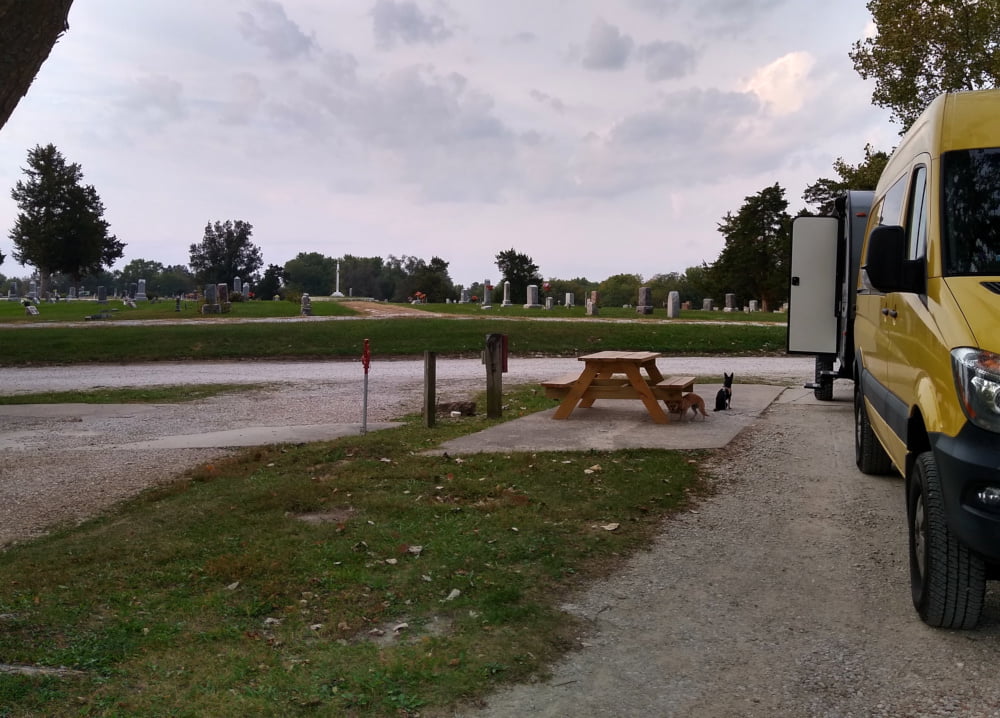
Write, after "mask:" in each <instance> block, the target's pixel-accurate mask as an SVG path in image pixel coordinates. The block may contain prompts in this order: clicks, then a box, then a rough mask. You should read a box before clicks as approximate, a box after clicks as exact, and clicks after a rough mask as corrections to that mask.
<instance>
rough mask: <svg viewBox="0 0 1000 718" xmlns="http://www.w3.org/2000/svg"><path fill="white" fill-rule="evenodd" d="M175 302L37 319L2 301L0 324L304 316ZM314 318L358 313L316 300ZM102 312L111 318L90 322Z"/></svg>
mask: <svg viewBox="0 0 1000 718" xmlns="http://www.w3.org/2000/svg"><path fill="white" fill-rule="evenodd" d="M176 307H177V304H176V302H175V301H174V300H173V299H163V300H160V301H156V302H138V303H137V304H136V307H135V308H134V309H133V308H131V307H127V306H125V305H124V304H123V303H122V302H121V301H120V300H117V299H109V300H108V302H107V303H106V304H98V303H97V302H96V301H94V300H91V299H84V300H79V301H72V302H68V301H62V302H43V303H42V304H40V305H38V312H39V314H38V315H37V316H32V315H28V314H26V313H25V309H24V307H23V306H22V305H21V303H20V302H7V301H0V324H24V323H38V322H41V323H46V322H85V321H93V322H97V323H102V322H103V323H108V322H112V323H118V322H127V321H137V320H153V319H169V320H192V321H195V320H197V321H202V320H207V319H215V320H218V319H224V320H231V319H259V318H264V317H297V316H299V315H300V305H299V302H297V301H295V302H291V301H278V302H274V301H270V302H261V301H254V302H234V303H232V305H231V309H230V311H229V312H227V313H226V314H206V315H203V314H202V313H201V302H200V301H193V300H187V299H185V300H181V309H180V311H177V310H176ZM312 310H313V315H314V316H355V315H356V314H357V312H355V311H354V310H352V309H350V308H349V307H345V306H344V305H343V304H341V303H340V302H334V301H321V300H315V301H313V302H312ZM101 312H106V313H107V314H108V316H107V318H99V319H88V317H92V316H94V315H96V314H100V313H101Z"/></svg>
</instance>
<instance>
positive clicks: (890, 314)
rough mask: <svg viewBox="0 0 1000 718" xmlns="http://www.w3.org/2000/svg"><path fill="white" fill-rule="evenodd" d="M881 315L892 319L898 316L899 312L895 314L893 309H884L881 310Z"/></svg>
mask: <svg viewBox="0 0 1000 718" xmlns="http://www.w3.org/2000/svg"><path fill="white" fill-rule="evenodd" d="M882 314H883V316H886V317H892V318H893V319H895V318H896V317H898V316H899V312H897V311H896V310H895V309H888V308H886V307H883V308H882Z"/></svg>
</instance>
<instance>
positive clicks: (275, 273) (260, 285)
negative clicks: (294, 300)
mask: <svg viewBox="0 0 1000 718" xmlns="http://www.w3.org/2000/svg"><path fill="white" fill-rule="evenodd" d="M284 276H285V270H284V269H282V268H281V267H279V266H278V265H277V264H269V265H267V269H265V270H264V276H263V277H261V278H260V281H258V282H257V285H256V288H255V289H254V290H253V293H254V297H255V298H257V299H274V297H275V296H276V295H277V296H283V289H284V288H283V287H282V280H283V279H284Z"/></svg>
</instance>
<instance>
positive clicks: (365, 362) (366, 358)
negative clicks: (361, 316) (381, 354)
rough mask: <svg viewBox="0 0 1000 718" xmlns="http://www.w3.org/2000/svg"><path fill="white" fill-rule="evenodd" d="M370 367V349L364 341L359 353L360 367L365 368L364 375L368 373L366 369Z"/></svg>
mask: <svg viewBox="0 0 1000 718" xmlns="http://www.w3.org/2000/svg"><path fill="white" fill-rule="evenodd" d="M371 365H372V348H371V345H370V344H369V343H368V340H367V339H365V345H364V349H362V351H361V366H363V367H364V368H365V374H367V373H368V368H369V367H370V366H371Z"/></svg>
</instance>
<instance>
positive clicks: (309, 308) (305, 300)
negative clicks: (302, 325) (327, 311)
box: [299, 294, 313, 317]
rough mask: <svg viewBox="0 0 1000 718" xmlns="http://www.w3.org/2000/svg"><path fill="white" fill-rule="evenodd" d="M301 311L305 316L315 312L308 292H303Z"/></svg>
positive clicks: (300, 304) (300, 303)
mask: <svg viewBox="0 0 1000 718" xmlns="http://www.w3.org/2000/svg"><path fill="white" fill-rule="evenodd" d="M299 312H300V313H301V314H302V316H304V317H311V316H312V313H313V305H312V299H310V298H309V295H308V294H303V295H302V299H301V301H300V302H299Z"/></svg>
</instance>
